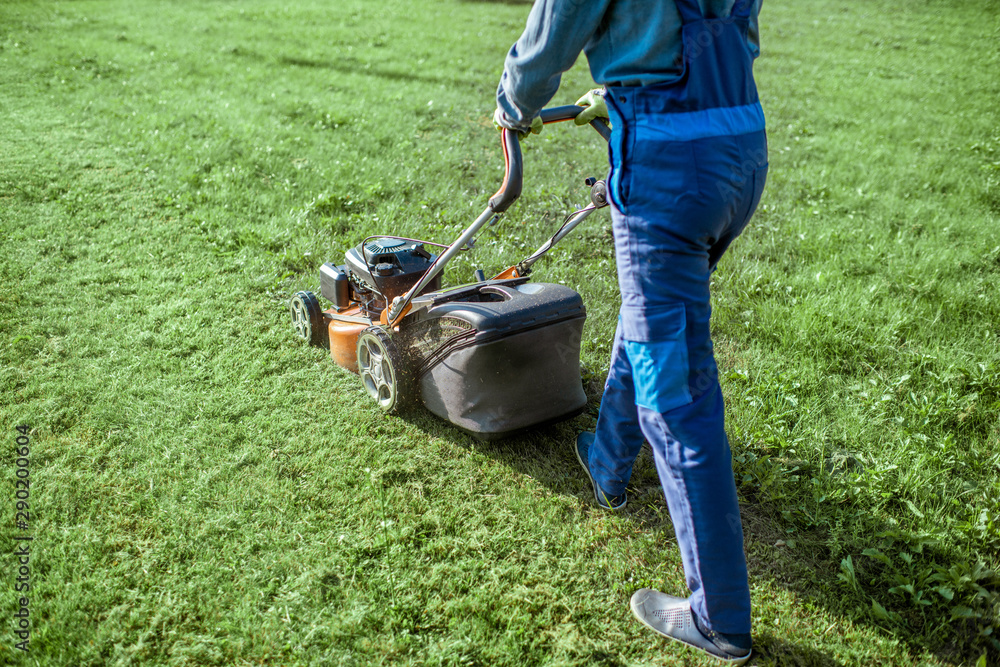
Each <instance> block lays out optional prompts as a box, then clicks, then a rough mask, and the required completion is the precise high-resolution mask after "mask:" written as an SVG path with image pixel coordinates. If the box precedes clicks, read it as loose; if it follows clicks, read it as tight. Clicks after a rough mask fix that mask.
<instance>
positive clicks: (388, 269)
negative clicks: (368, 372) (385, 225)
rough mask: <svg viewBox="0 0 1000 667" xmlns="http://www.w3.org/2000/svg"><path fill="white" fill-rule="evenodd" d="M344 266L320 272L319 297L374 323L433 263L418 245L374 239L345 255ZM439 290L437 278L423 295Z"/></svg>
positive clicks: (417, 243) (332, 267) (387, 239)
mask: <svg viewBox="0 0 1000 667" xmlns="http://www.w3.org/2000/svg"><path fill="white" fill-rule="evenodd" d="M344 259H345V260H346V264H344V265H343V266H336V265H334V264H333V263H331V262H327V263H326V264H324V265H323V266H322V268H321V269H320V293H321V294H322V295H323V296H324V297H325V298H327V299H329V300H330V301H332V302H333V305H334V306H336V308H337V310H344V309H347V308H350V307H353V306H358V307H359V308H360V314H361V315H363V316H365V317H368V318H372V319H378V317H379V316H380V315H381V314H382V311H383V310H385V307H386V304H388V303H391V302H392V300H393V299H394V298H395V297H397V296H400V295H402V294H405V293H406V291H407V290H408V289H410V288H411V287H413V285H414V284H416V282H417V281H418V280H419V279H420V277H421V276H423V275H424V273H425V272H426V271H427V269H428V268H429V267H430V266H431V264H433V263H434V260H436V259H437V255H433V254H431V253H430V252H428V251H427V249H426V248H424V244H423V243H421V242H419V241H412V240H409V239H402V238H394V237H383V236H379V237H374V238H368V239H365V241H364V242H363V243H362V244H361V245H359V246H358V247H356V248H351V249H350V250H348V251H347V253H346V256H345V258H344ZM439 289H441V276H440V274H439V275H438V276H437V277H435V279H434V280H433V281H431V282H430V283H429V284H428V286H427V289H426V290H425V291H427V292H431V291H435V290H439Z"/></svg>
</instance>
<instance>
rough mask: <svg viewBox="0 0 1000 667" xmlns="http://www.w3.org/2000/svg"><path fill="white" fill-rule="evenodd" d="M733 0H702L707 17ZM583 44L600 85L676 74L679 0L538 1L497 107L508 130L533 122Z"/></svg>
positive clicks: (723, 11) (641, 82) (509, 62)
mask: <svg viewBox="0 0 1000 667" xmlns="http://www.w3.org/2000/svg"><path fill="white" fill-rule="evenodd" d="M735 2H736V0H699V4H700V5H701V8H702V12H703V13H704V14H705V15H708V16H728V15H729V12H730V11H731V10H732V7H733V5H734V4H735ZM761 2H762V0H755V1H754V3H753V8H752V10H751V13H750V43H751V44H750V46H751V50H752V51H753V54H754V56H755V57H756V56H757V55H758V54H759V52H760V47H759V37H758V34H759V33H758V28H757V13H758V12H759V11H760V3H761ZM581 51H583V52H585V53H586V55H587V62H588V63H589V64H590V74H591V76H593V78H594V81H596V82H597V83H599V84H601V85H611V86H647V85H649V84H653V83H663V82H666V81H670V80H673V79H676V78H678V77H679V76H680V75H681V69H682V67H681V62H682V59H681V56H682V53H681V18H680V14H679V13H678V11H677V5H676V4H674V0H535V4H534V5H533V6H532V8H531V12H530V13H529V14H528V24H527V27H525V29H524V33H523V34H522V35H521V37H520V38H519V39H518V40H517V42H516V43H515V44H514V46H512V47H511V49H510V52H509V53H508V54H507V59H506V61H505V62H504V70H503V75H502V76H501V78H500V85H499V87H498V88H497V106H498V107H499V108H500V109H501V110H502V111H503V113H504V116H505V117H504V119H503V120H504V121H506V123H505V124H508V125H509V128H510V129H517V130H525V129H527V128H528V127H530V125H531V119H532V118H534V117H535V116H536V115H537V114H538V112H539V111H540V110H541V109H542V107H544V106H545V105H546V104H548V102H549V100H551V99H552V97H553V96H554V95H555V94H556V91H557V90H558V89H559V81H560V79H561V77H562V73H563V72H565V71H566V70H568V69H569V68H570V67H572V66H573V63H574V62H576V59H577V57H578V56H579V55H580V52H581ZM579 92H580V93H583V92H584V91H579Z"/></svg>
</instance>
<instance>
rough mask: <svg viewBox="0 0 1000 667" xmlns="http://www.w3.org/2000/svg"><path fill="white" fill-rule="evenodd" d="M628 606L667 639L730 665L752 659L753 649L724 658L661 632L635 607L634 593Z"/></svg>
mask: <svg viewBox="0 0 1000 667" xmlns="http://www.w3.org/2000/svg"><path fill="white" fill-rule="evenodd" d="M628 606H629V609H631V610H632V615H633V616H635V618H636V620H638V621H639V622H640V623H642V624H643V625H645V626H646V627H647V628H649V629H650V630H652V631H653V632H655V633H656V634H658V635H660V636H661V637H666V638H667V639H672V640H673V641H675V642H677V643H678V644H684V646H687V647H688V648H693V649H694V650H696V651H701V652H702V653H704V654H705V655H707V656H709V657H712V658H715V659H716V660H722V661H723V662H725V663H727V664H730V665H742V664H743V663H745V662H746V661H747V660H749V659H750V656H751V655H753V651H751V652H750V653H747V654H746V655H745V656H743V657H741V658H736V657H734V658H724V657H722V656H721V655H716V654H715V653H712V652H711V651H708V650H706V649H704V648H702V647H701V646H696V645H695V644H691V643H689V642H686V641H684V640H683V639H678V638H677V637H674V636H673V635H665V634H663V633H662V632H660V631H659V630H657V629H656V628H654V627H653V626H652V625H650V624H649V623H647V622H646V619H645V618H643V617H642V615H641V614H640V613H639V610H638V609H636V608H635V594H633V595H632V597H631V598H630V599H629V602H628Z"/></svg>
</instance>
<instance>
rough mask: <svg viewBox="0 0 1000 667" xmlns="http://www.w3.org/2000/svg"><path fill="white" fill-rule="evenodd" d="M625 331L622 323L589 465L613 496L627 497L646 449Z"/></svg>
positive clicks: (612, 355)
mask: <svg viewBox="0 0 1000 667" xmlns="http://www.w3.org/2000/svg"><path fill="white" fill-rule="evenodd" d="M621 329H622V328H621V324H620V323H619V325H618V328H617V329H616V331H615V342H614V346H613V347H612V352H611V368H610V370H609V371H608V379H607V381H606V382H605V383H604V395H603V396H602V397H601V411H600V414H599V415H598V417H597V431H596V437H595V439H594V443H593V444H592V445H591V446H590V452H589V459H590V460H589V461H588V467H589V469H590V474H591V475H593V477H594V480H595V481H596V482H597V485H598V486H599V487H601V490H603V491H604V492H605V493H606V494H608V495H609V496H620V495H621V494H623V493H625V487H626V486H627V485H628V481H629V478H631V476H632V465H633V464H634V463H635V459H636V457H637V456H638V455H639V450H640V449H641V448H642V432H641V431H640V429H639V414H638V412H637V411H636V405H635V388H634V386H633V384H632V366H631V364H630V363H629V360H628V356H627V355H626V354H625V350H624V348H623V347H622V331H621Z"/></svg>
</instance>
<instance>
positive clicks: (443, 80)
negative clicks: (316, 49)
mask: <svg viewBox="0 0 1000 667" xmlns="http://www.w3.org/2000/svg"><path fill="white" fill-rule="evenodd" d="M227 53H228V54H229V55H231V56H233V57H237V58H244V59H247V60H251V61H253V62H256V63H273V64H275V65H278V66H284V67H306V68H313V69H325V70H329V71H331V72H337V73H340V74H345V75H350V74H353V75H359V76H371V77H377V78H380V79H387V80H389V81H399V82H411V81H412V82H418V83H428V84H435V85H444V86H448V87H450V88H462V87H467V88H478V87H480V86H481V85H482V81H474V80H470V79H458V78H453V77H442V76H434V75H432V74H425V73H422V72H407V71H398V70H394V69H388V68H385V67H381V66H379V65H373V64H372V63H367V62H363V61H361V60H357V59H356V58H341V59H339V60H326V59H322V60H321V59H317V58H303V57H300V56H288V55H265V54H262V53H258V52H256V51H252V50H249V49H245V48H243V47H241V46H237V47H233V48H231V49H229V50H228V51H227Z"/></svg>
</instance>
